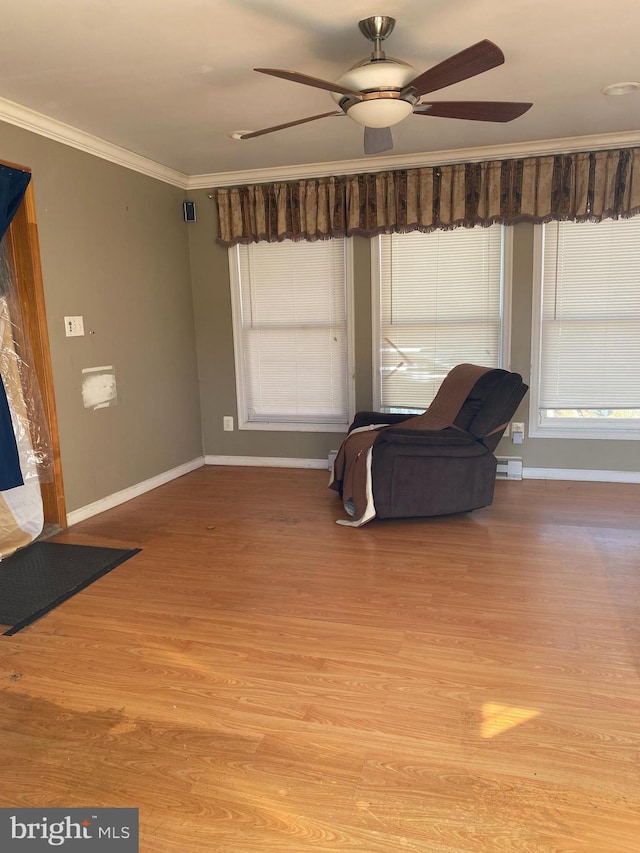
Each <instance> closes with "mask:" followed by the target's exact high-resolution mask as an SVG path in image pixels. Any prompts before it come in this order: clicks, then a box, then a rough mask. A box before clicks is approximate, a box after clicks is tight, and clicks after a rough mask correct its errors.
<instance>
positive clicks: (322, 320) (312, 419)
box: [232, 240, 349, 425]
mask: <svg viewBox="0 0 640 853" xmlns="http://www.w3.org/2000/svg"><path fill="white" fill-rule="evenodd" d="M232 251H236V252H237V260H238V275H237V278H238V281H237V284H236V286H237V288H238V293H237V303H238V306H239V310H240V317H239V318H237V320H236V341H235V345H236V347H237V348H238V350H239V353H238V354H239V356H240V357H239V358H237V363H239V365H240V370H241V372H242V386H243V395H242V396H243V398H244V405H245V412H244V416H245V420H246V421H248V422H249V423H252V422H253V423H262V422H269V423H288V424H296V423H300V424H341V425H345V424H346V423H347V422H348V416H349V412H348V398H349V394H348V390H349V382H348V364H347V361H348V341H347V299H346V283H347V282H346V260H345V259H346V246H345V241H344V240H328V241H318V242H315V243H306V242H299V243H298V242H292V241H284V242H282V243H257V244H250V245H248V246H239V247H236V249H234V250H232ZM232 286H233V284H232Z"/></svg>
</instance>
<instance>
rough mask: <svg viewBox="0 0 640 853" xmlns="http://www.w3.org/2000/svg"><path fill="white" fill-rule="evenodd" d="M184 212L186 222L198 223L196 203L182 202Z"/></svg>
mask: <svg viewBox="0 0 640 853" xmlns="http://www.w3.org/2000/svg"><path fill="white" fill-rule="evenodd" d="M182 211H183V215H184V221H185V222H195V221H196V203H195V201H183V202H182Z"/></svg>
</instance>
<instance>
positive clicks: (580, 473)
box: [522, 468, 640, 483]
mask: <svg viewBox="0 0 640 853" xmlns="http://www.w3.org/2000/svg"><path fill="white" fill-rule="evenodd" d="M522 476H523V478H524V479H525V480H581V481H584V482H591V483H640V471H597V470H589V469H583V468H524V469H523V471H522Z"/></svg>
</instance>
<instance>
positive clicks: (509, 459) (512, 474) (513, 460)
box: [496, 456, 522, 480]
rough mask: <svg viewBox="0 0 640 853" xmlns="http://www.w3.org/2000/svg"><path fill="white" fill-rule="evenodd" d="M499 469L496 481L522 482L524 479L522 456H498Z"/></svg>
mask: <svg viewBox="0 0 640 853" xmlns="http://www.w3.org/2000/svg"><path fill="white" fill-rule="evenodd" d="M496 458H497V460H498V467H497V468H496V480H521V479H522V457H521V456H498V457H496Z"/></svg>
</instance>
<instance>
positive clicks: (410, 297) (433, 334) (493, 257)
mask: <svg viewBox="0 0 640 853" xmlns="http://www.w3.org/2000/svg"><path fill="white" fill-rule="evenodd" d="M504 244H505V229H504V227H503V226H501V225H493V226H491V227H489V228H458V229H455V230H454V231H433V232H430V233H428V234H422V233H419V232H412V233H409V234H393V235H383V236H381V237H380V238H379V239H378V241H377V248H378V257H377V258H376V257H375V255H374V262H376V261H377V265H378V276H379V301H380V307H379V329H378V333H379V345H378V347H377V348H378V357H379V364H378V376H379V388H378V389H377V391H378V395H379V399H378V400H376V402H377V403H379V405H380V406H381V407H383V408H391V409H408V410H412V409H417V410H420V411H422V410H424V409H425V408H426V407H427V406H428V405H429V404H430V402H431V401H432V399H433V397H434V396H435V394H436V391H437V390H438V388H439V386H440V384H441V382H442V380H443V379H444V377H445V376H446V374H447V373H448V372H449V370H451V368H452V367H455V366H456V365H457V364H462V363H463V362H470V363H472V364H480V365H485V366H487V367H499V366H500V364H501V361H502V358H501V356H502V343H503V331H504V329H503V301H504V300H503V295H504V290H503V288H504V274H503V270H504V263H503V254H504ZM374 269H375V267H374Z"/></svg>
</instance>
